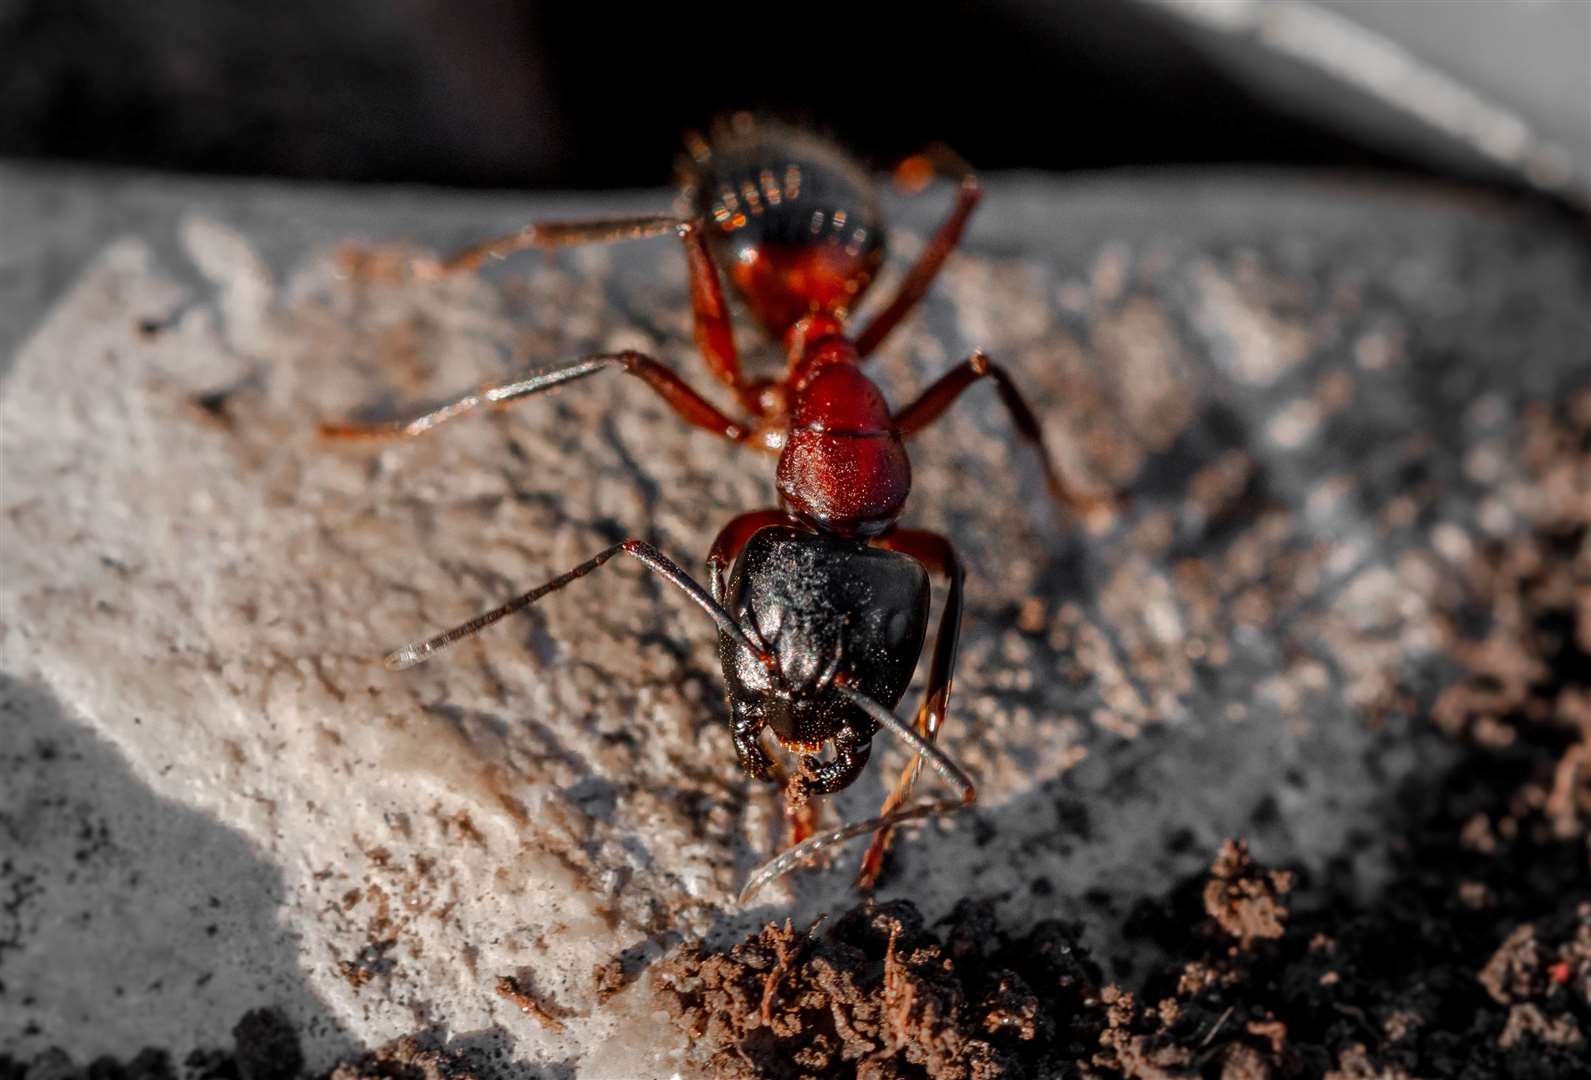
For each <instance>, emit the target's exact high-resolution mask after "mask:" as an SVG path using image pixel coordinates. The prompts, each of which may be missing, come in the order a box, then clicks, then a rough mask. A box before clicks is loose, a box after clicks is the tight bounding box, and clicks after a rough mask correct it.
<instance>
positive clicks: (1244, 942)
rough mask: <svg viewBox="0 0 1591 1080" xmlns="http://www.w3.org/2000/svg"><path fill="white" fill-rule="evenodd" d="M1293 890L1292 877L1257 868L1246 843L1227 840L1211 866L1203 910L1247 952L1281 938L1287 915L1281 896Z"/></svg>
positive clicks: (1283, 872) (1283, 873) (1284, 873)
mask: <svg viewBox="0 0 1591 1080" xmlns="http://www.w3.org/2000/svg"><path fill="white" fill-rule="evenodd" d="M1292 888H1293V876H1292V874H1290V873H1288V872H1287V871H1285V870H1271V871H1265V870H1262V869H1260V868H1259V867H1257V866H1256V865H1255V863H1254V860H1253V859H1252V858H1250V857H1249V852H1248V844H1247V843H1245V842H1244V841H1242V840H1228V841H1226V842H1225V843H1224V844H1222V845H1221V853H1220V854H1219V855H1218V856H1216V860H1215V864H1214V865H1213V866H1211V867H1210V881H1209V883H1208V884H1207V885H1205V887H1204V910H1205V911H1206V912H1208V913H1209V915H1210V917H1211V918H1212V919H1214V920H1215V921H1216V922H1217V923H1219V924H1220V926H1221V929H1223V930H1225V931H1226V932H1227V933H1228V934H1230V935H1232V936H1233V937H1235V938H1237V939H1238V941H1239V942H1240V944H1241V946H1242V948H1243V949H1244V950H1245V951H1246V950H1248V949H1249V948H1251V947H1252V946H1253V944H1254V942H1255V941H1257V940H1259V939H1262V938H1265V939H1274V938H1279V937H1281V936H1282V932H1283V930H1284V928H1285V926H1286V923H1287V914H1288V912H1287V908H1286V906H1285V905H1283V903H1282V897H1283V896H1285V895H1286V894H1287V893H1289V892H1290V891H1292Z"/></svg>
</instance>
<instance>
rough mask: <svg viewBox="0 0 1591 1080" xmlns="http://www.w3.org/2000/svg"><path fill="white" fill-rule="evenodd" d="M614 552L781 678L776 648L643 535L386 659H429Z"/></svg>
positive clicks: (402, 662)
mask: <svg viewBox="0 0 1591 1080" xmlns="http://www.w3.org/2000/svg"><path fill="white" fill-rule="evenodd" d="M615 555H629V556H630V557H631V558H634V559H637V560H639V561H640V562H641V563H642V565H644V566H645V567H646V568H647V569H648V570H651V571H652V572H653V573H654V574H657V575H658V576H659V577H661V578H663V579H664V580H665V581H667V582H668V583H669V584H671V585H673V586H674V587H675V588H677V589H679V590H680V591H681V592H683V593H684V594H685V595H686V596H688V597H690V599H691V600H692V601H694V602H695V604H696V605H697V606H698V607H700V608H701V609H702V610H703V611H705V612H707V616H708V618H710V619H712V620H713V622H714V623H715V624H716V625H717V626H718V630H719V632H720V633H723V634H727V635H729V636H730V637H732V638H734V639H735V640H736V641H738V642H739V643H740V645H741V647H742V648H744V649H746V650H747V651H748V652H750V653H751V654H752V655H753V656H756V657H757V658H758V659H760V660H761V661H762V663H763V664H764V666H766V667H767V668H768V670H769V671H770V672H772V674H773V676H774V677H775V678H776V679H777V678H779V669H778V664H777V661H775V659H774V657H773V656H772V654H770V653H769V652H768V651H767V650H766V649H765V648H763V647H762V646H761V645H759V644H758V643H757V642H755V641H753V640H752V638H751V637H750V636H749V635H748V634H747V633H746V631H745V630H744V629H742V628H741V626H740V624H739V623H737V622H735V620H734V619H733V618H732V617H731V616H730V614H729V613H728V612H727V611H725V610H724V609H723V608H722V607H721V606H719V604H718V603H717V601H715V600H714V599H713V598H712V597H711V596H708V595H707V592H706V591H705V590H704V589H703V588H702V587H701V586H700V585H698V584H697V583H696V581H695V580H694V579H693V578H692V577H691V576H690V575H689V574H687V573H686V572H685V571H684V570H682V569H680V567H679V566H678V565H677V564H675V563H674V562H672V561H671V560H670V559H669V558H668V557H667V556H665V555H663V554H662V553H661V552H659V551H658V550H657V549H656V548H654V547H653V546H652V545H651V544H648V543H646V542H645V541H642V540H626V541H624V542H623V543H620V544H614V545H613V546H612V547H610V548H604V549H603V550H601V551H599V552H597V553H596V554H595V555H593V556H592V557H591V558H589V559H587V560H586V561H585V562H583V563H581V564H580V565H579V566H577V567H575V568H574V569H573V570H570V571H568V572H566V573H563V574H559V575H558V576H557V577H555V578H553V579H552V580H551V581H548V582H545V583H544V584H541V585H538V586H536V587H535V588H534V589H531V590H530V591H529V592H527V593H523V594H521V595H519V596H516V597H515V598H514V599H512V600H510V601H509V602H508V603H506V604H504V605H502V606H501V607H497V608H493V609H492V610H491V611H488V612H486V613H484V614H482V615H477V616H476V617H475V618H473V619H471V620H470V621H469V622H466V623H461V624H460V625H458V626H455V627H453V628H452V629H451V630H445V631H443V632H442V633H440V634H437V635H436V636H434V637H430V638H427V639H426V640H424V641H416V642H413V643H412V644H409V645H405V646H403V648H401V649H394V650H393V651H392V652H390V653H388V654H387V655H386V657H385V658H384V659H383V661H382V662H383V663H384V664H386V666H387V667H388V668H390V669H391V670H393V671H402V670H403V669H405V668H411V667H413V666H414V665H416V664H418V663H421V662H423V661H425V660H428V659H430V657H431V656H432V655H433V654H434V653H438V652H440V651H442V650H443V649H445V648H447V647H448V646H449V645H452V644H453V643H455V642H457V641H462V640H463V639H464V638H467V637H473V636H475V635H476V634H478V633H480V632H481V631H482V630H484V629H486V628H487V627H488V626H491V625H492V624H493V623H495V622H497V621H498V620H500V619H503V618H505V617H507V616H509V615H512V614H514V612H516V611H520V610H522V609H524V608H527V607H529V606H530V605H531V604H534V603H535V602H536V601H537V600H540V599H541V598H542V597H544V596H546V595H547V594H548V593H552V592H557V591H558V590H559V589H561V588H563V587H564V586H565V585H568V584H569V583H570V582H571V581H574V580H576V579H577V578H583V577H585V576H586V575H587V574H589V573H591V571H593V570H595V569H596V568H597V567H599V566H601V565H602V564H603V563H605V562H607V561H608V560H609V559H611V558H613V557H614V556H615Z"/></svg>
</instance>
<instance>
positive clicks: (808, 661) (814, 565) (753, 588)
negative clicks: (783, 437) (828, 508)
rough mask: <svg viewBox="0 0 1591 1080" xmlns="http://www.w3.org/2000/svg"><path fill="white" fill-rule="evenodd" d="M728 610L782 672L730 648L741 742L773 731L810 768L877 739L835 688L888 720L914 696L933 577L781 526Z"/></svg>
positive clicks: (727, 642)
mask: <svg viewBox="0 0 1591 1080" xmlns="http://www.w3.org/2000/svg"><path fill="white" fill-rule="evenodd" d="M724 606H725V607H726V608H727V609H728V611H729V613H730V615H731V616H732V617H733V618H734V619H735V621H736V622H737V623H739V624H740V625H741V626H742V627H743V628H744V629H745V631H746V633H747V636H748V637H750V638H751V639H752V640H753V641H754V642H757V643H759V644H760V645H761V646H762V647H763V648H764V649H766V651H767V653H768V655H770V656H771V657H772V660H773V662H772V663H771V664H767V663H764V662H763V660H762V659H761V658H760V657H758V656H757V655H755V654H753V653H751V652H750V651H749V650H748V649H747V648H746V647H745V646H744V645H742V644H741V643H739V642H737V641H735V640H734V639H733V638H731V637H729V636H728V635H721V636H720V638H719V657H720V659H721V660H722V662H723V667H724V678H725V680H726V681H727V682H728V684H729V697H730V704H731V708H732V710H733V712H734V717H735V724H736V729H737V731H752V730H760V729H761V728H764V727H766V728H768V729H770V730H771V731H772V732H773V734H774V737H775V738H776V739H778V740H779V743H780V744H781V745H782V746H783V747H784V748H786V749H787V750H791V751H794V752H796V753H800V754H803V755H808V756H811V755H815V754H817V753H818V752H819V751H820V750H821V748H822V746H823V744H824V743H825V742H827V741H829V740H836V741H837V745H838V744H839V743H844V744H846V745H849V746H853V747H854V746H856V745H858V744H859V743H864V742H865V741H866V740H867V739H868V738H870V737H871V736H872V734H873V732H874V731H875V730H877V724H876V722H875V721H874V720H873V719H872V718H871V717H869V716H868V715H867V714H866V713H865V712H863V711H862V710H861V709H860V708H858V707H857V706H856V705H855V704H853V703H852V702H851V701H850V700H848V699H847V698H846V697H845V696H844V695H842V694H840V693H839V692H838V690H837V689H836V686H835V684H836V681H838V680H843V681H845V682H847V683H849V685H851V686H853V687H854V688H855V689H857V690H858V691H860V692H862V693H864V694H866V695H867V696H869V697H871V698H872V699H874V700H875V701H877V702H879V703H880V704H881V705H883V706H885V707H886V708H893V707H894V705H895V704H896V703H897V702H899V701H900V699H901V695H902V694H904V693H905V692H906V686H907V684H908V683H910V682H911V676H912V670H913V669H914V668H915V667H916V666H917V658H918V656H919V655H920V654H921V652H922V646H923V639H924V637H925V636H926V634H927V630H928V575H927V572H926V571H924V570H923V568H922V565H921V564H919V563H918V562H917V561H916V560H915V559H912V558H909V557H908V556H905V555H901V554H898V553H896V552H891V551H886V550H883V549H881V548H871V547H867V546H865V545H864V544H862V543H861V542H859V541H856V540H851V539H846V538H843V537H838V536H834V535H832V534H828V533H816V532H809V531H805V530H802V529H798V528H795V527H793V526H775V527H771V528H767V529H763V530H761V531H760V532H758V533H756V534H755V535H754V536H753V537H752V538H751V539H750V540H749V541H748V542H747V544H746V547H745V549H744V550H743V551H742V552H741V554H740V558H739V559H737V560H736V561H735V567H734V570H733V572H732V573H731V575H730V578H729V587H728V595H727V596H726V598H725V603H724ZM847 782H848V781H847ZM841 786H843V785H841Z"/></svg>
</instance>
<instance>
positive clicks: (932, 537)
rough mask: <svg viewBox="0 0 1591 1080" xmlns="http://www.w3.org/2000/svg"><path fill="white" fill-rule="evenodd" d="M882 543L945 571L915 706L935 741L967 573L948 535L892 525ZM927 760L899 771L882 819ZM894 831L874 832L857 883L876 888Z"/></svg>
mask: <svg viewBox="0 0 1591 1080" xmlns="http://www.w3.org/2000/svg"><path fill="white" fill-rule="evenodd" d="M874 543H876V544H877V545H878V546H879V547H882V548H888V549H890V550H891V551H899V552H902V553H903V554H906V555H910V556H912V557H913V558H915V559H916V560H917V561H918V562H921V563H922V564H923V565H924V566H926V567H927V568H928V569H929V570H931V571H933V572H934V573H936V574H939V575H940V576H942V577H943V578H944V579H945V581H946V583H947V584H948V586H949V589H948V590H947V593H946V596H945V607H944V611H943V612H941V613H940V616H939V629H938V630H937V631H936V632H935V634H934V658H933V661H932V662H931V664H930V665H929V668H928V686H927V689H926V690H925V691H924V693H923V703H922V705H920V706H919V707H918V709H917V730H918V732H919V733H920V734H921V735H922V737H923V738H924V739H925V740H927V741H928V742H930V743H932V742H933V741H934V740H935V738H936V737H937V736H938V734H939V729H940V728H941V727H943V726H944V723H945V714H946V712H948V710H949V708H950V684H951V681H952V680H953V678H954V676H955V667H956V643H957V641H958V639H959V638H960V636H961V609H962V584H963V581H964V578H965V576H966V575H965V574H964V573H963V571H962V568H961V560H960V559H959V558H958V557H957V556H956V549H955V548H954V547H953V546H951V543H950V541H949V540H947V539H945V538H944V537H943V536H940V535H939V534H938V533H932V532H926V531H923V530H920V529H894V530H892V531H890V532H888V533H885V534H884V535H883V536H881V537H879V538H878V539H877V540H876V541H874ZM922 767H923V759H922V755H920V754H919V755H918V756H917V757H915V758H913V759H912V760H911V761H910V762H908V763H907V764H906V767H905V768H904V769H902V770H901V774H900V779H898V780H897V781H896V782H895V789H894V790H893V791H891V792H890V793H889V796H888V797H887V798H885V800H884V805H883V807H882V808H881V809H880V810H879V812H878V813H879V816H880V817H881V818H884V817H888V816H889V815H890V814H892V813H894V812H895V810H896V808H897V807H899V806H901V805H902V804H903V803H905V802H906V800H907V799H908V798H910V797H911V793H912V787H913V786H914V785H915V784H916V783H917V776H918V774H919V773H921V772H922ZM891 837H892V830H891V829H890V828H889V827H888V826H885V827H883V828H880V829H879V830H878V831H877V832H876V833H874V834H873V842H872V843H871V844H869V845H868V848H867V854H866V855H865V856H863V858H862V867H861V870H860V872H859V873H858V874H857V876H856V883H857V886H858V887H860V888H862V889H872V887H873V886H874V885H875V884H877V882H878V875H879V873H880V871H882V870H883V869H884V855H885V853H886V852H887V851H888V850H889V844H890V840H891Z"/></svg>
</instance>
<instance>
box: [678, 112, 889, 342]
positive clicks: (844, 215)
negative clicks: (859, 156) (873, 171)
mask: <svg viewBox="0 0 1591 1080" xmlns="http://www.w3.org/2000/svg"><path fill="white" fill-rule="evenodd" d="M681 174H682V177H681V179H682V185H681V190H682V197H683V200H684V202H685V203H686V205H685V206H684V207H683V208H682V209H683V211H684V212H685V213H688V214H690V215H691V216H694V217H700V218H702V219H703V220H705V221H706V222H707V223H708V227H709V229H710V230H711V233H712V236H713V245H714V249H715V253H716V257H717V259H718V262H719V265H720V266H722V267H724V268H725V269H726V270H727V271H728V272H729V275H730V278H731V280H732V281H733V282H734V284H735V285H736V287H737V288H739V290H740V292H741V294H742V295H743V296H745V298H746V299H747V301H748V302H749V303H750V304H751V306H752V307H753V309H754V310H755V311H756V313H757V314H758V316H759V317H761V318H762V320H763V322H764V323H765V324H766V325H768V327H769V329H770V330H772V331H773V332H775V333H782V332H783V330H784V329H786V328H787V326H788V325H789V324H790V323H793V322H794V321H795V319H797V318H799V317H800V316H801V315H804V314H807V313H808V312H810V311H834V310H836V309H841V310H843V309H845V308H848V307H849V304H850V303H851V301H853V300H854V299H855V298H856V297H857V296H859V295H860V294H861V292H862V291H863V290H864V289H865V288H866V287H867V285H868V284H869V283H870V282H871V280H872V277H873V273H874V271H875V270H876V269H877V267H878V264H879V263H880V262H881V261H882V259H883V255H884V226H883V219H882V216H881V214H880V212H879V207H878V201H877V198H876V196H875V195H874V192H873V186H872V184H871V182H870V181H869V179H868V176H867V173H866V172H864V171H863V170H862V169H861V167H860V166H858V165H857V164H856V163H855V162H853V161H852V160H851V159H850V158H849V157H847V156H846V155H845V154H844V153H843V152H842V151H841V150H840V149H839V148H838V147H836V146H834V145H833V144H832V143H829V142H827V141H825V140H823V139H821V138H818V137H817V136H815V135H812V134H810V133H807V132H804V131H800V130H797V129H794V128H790V127H785V126H783V125H779V124H769V123H765V122H758V123H752V122H750V121H745V120H740V121H736V122H731V123H730V124H727V125H724V126H722V127H720V128H718V129H715V130H714V132H713V136H712V138H711V139H709V140H707V141H705V142H697V143H696V144H694V145H693V146H692V148H691V155H690V156H689V157H688V158H686V159H685V161H684V162H683V163H682V166H681ZM781 324H782V325H781Z"/></svg>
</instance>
